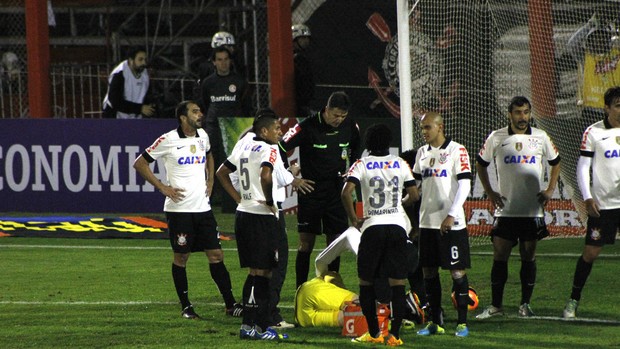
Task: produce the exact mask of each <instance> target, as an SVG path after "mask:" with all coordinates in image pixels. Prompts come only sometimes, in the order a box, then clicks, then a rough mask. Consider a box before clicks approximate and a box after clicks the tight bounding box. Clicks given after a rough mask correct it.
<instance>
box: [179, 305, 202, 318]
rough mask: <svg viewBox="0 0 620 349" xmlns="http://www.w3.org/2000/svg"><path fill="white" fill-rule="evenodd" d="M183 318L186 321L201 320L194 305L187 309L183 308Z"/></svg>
mask: <svg viewBox="0 0 620 349" xmlns="http://www.w3.org/2000/svg"><path fill="white" fill-rule="evenodd" d="M181 316H182V317H183V318H184V319H200V316H199V315H198V314H196V312H195V311H194V307H193V306H192V305H188V306H187V307H185V308H183V311H181Z"/></svg>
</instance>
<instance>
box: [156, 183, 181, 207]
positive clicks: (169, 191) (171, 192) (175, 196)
mask: <svg viewBox="0 0 620 349" xmlns="http://www.w3.org/2000/svg"><path fill="white" fill-rule="evenodd" d="M160 191H161V193H162V194H164V196H165V197H168V198H170V199H172V201H173V202H175V203H177V202H179V201H181V200H183V199H184V198H185V195H183V192H184V191H185V189H181V188H173V187H171V186H169V185H167V186H165V187H164V188H163V189H161V190H160Z"/></svg>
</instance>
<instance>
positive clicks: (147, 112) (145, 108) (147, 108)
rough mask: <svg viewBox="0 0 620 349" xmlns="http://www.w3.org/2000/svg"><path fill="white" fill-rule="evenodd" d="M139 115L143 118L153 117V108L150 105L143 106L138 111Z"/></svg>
mask: <svg viewBox="0 0 620 349" xmlns="http://www.w3.org/2000/svg"><path fill="white" fill-rule="evenodd" d="M140 114H142V115H144V116H153V114H155V107H154V106H153V105H152V104H143V105H142V108H141V109H140Z"/></svg>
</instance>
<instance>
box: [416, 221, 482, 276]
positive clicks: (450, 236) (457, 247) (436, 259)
mask: <svg viewBox="0 0 620 349" xmlns="http://www.w3.org/2000/svg"><path fill="white" fill-rule="evenodd" d="M419 248H420V266H421V267H423V268H436V267H442V268H443V269H448V270H462V269H467V268H469V267H470V265H471V261H470V255H469V236H468V234H467V229H461V230H451V231H449V232H447V233H445V234H443V235H442V234H441V233H440V232H439V229H425V228H422V229H420V247H419Z"/></svg>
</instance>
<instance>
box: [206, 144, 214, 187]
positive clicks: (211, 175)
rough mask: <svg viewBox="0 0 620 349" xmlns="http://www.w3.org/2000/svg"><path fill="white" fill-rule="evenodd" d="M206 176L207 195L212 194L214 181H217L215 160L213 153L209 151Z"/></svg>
mask: <svg viewBox="0 0 620 349" xmlns="http://www.w3.org/2000/svg"><path fill="white" fill-rule="evenodd" d="M205 176H206V178H207V193H206V194H207V196H209V197H210V196H211V194H212V193H213V183H214V182H215V161H214V160H213V154H212V153H211V152H209V153H208V154H207V165H206V166H205Z"/></svg>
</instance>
